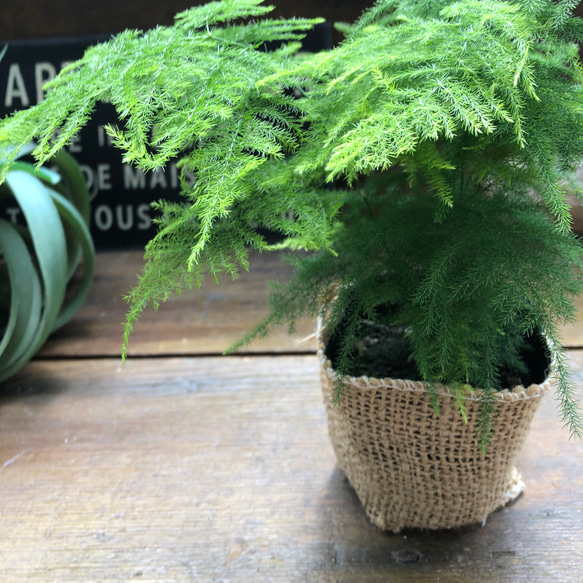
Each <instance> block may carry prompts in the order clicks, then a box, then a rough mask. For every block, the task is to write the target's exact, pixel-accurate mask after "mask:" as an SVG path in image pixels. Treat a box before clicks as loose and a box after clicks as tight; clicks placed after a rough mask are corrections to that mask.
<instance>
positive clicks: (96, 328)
mask: <svg viewBox="0 0 583 583" xmlns="http://www.w3.org/2000/svg"><path fill="white" fill-rule="evenodd" d="M142 255H143V254H142V251H116V252H101V253H98V254H97V257H96V267H95V281H94V284H93V287H92V290H91V293H90V295H89V298H88V300H87V302H86V303H85V305H84V306H83V307H82V308H81V310H80V311H79V312H78V314H77V315H76V316H75V317H74V319H73V320H72V321H71V322H70V323H69V324H67V325H66V326H65V327H64V328H62V329H61V330H59V331H58V332H56V333H55V334H53V336H52V337H51V338H50V339H49V341H48V342H47V344H46V345H45V346H44V348H43V349H42V350H41V351H40V353H39V356H42V357H53V358H54V357H71V356H73V357H78V356H118V355H119V354H120V351H121V339H122V333H123V325H122V322H123V321H124V319H125V314H126V310H127V304H126V303H125V302H124V301H123V300H122V296H123V295H124V294H127V293H128V291H129V290H130V289H131V288H132V286H133V285H134V284H135V283H136V281H137V279H136V277H137V274H138V273H139V272H140V270H141V269H142V267H143V259H142ZM290 276H291V269H290V267H289V266H288V265H286V264H284V263H283V262H282V261H281V259H280V258H279V256H278V255H277V254H272V253H265V254H258V253H252V254H251V269H250V272H249V273H242V274H241V276H240V278H239V279H238V280H236V281H232V280H229V279H224V280H223V281H221V283H220V285H219V286H217V285H215V284H214V282H211V281H208V280H207V281H206V282H205V283H204V284H203V286H202V288H201V289H200V290H192V291H190V292H186V293H184V294H183V295H182V296H174V297H172V298H171V299H170V300H169V301H168V302H167V303H166V304H164V305H162V306H161V307H160V310H159V311H158V312H153V311H151V310H150V311H147V312H145V313H144V315H143V316H142V319H141V320H140V322H139V323H138V324H137V325H136V327H135V330H134V332H133V334H132V338H131V343H130V350H129V353H130V355H133V356H147V355H174V354H176V355H178V354H179V355H199V354H221V353H222V352H223V351H224V350H225V349H226V348H228V347H229V346H230V345H231V344H233V343H234V342H235V341H237V340H238V339H239V338H240V337H241V336H242V335H243V334H244V333H245V332H247V331H248V330H250V329H251V328H252V327H253V326H254V325H255V324H256V323H257V322H259V321H260V320H261V318H262V317H263V316H264V315H265V314H266V310H267V300H268V296H269V287H268V282H269V281H289V278H290ZM576 307H577V311H578V313H579V314H580V315H581V314H583V298H578V299H577V300H576ZM579 322H583V320H582V318H581V316H579ZM314 327H315V324H314V322H313V321H311V320H304V321H302V322H300V323H298V327H297V332H296V333H295V334H293V335H291V336H290V335H289V334H288V333H287V330H285V329H278V330H274V331H273V333H272V334H271V335H270V336H269V337H268V338H265V339H262V340H258V341H257V342H255V343H254V344H253V345H251V346H249V347H248V348H247V349H246V352H247V351H248V352H251V353H258V352H274V353H278V352H298V353H305V352H314V351H315V343H314V341H313V340H309V341H305V342H300V340H303V339H305V338H306V337H308V336H309V335H310V334H311V333H312V332H313V330H314ZM562 335H563V339H564V342H565V344H566V345H567V346H569V347H572V348H575V347H577V348H578V347H583V324H579V323H578V324H577V325H575V326H573V325H567V326H564V327H563V329H562Z"/></svg>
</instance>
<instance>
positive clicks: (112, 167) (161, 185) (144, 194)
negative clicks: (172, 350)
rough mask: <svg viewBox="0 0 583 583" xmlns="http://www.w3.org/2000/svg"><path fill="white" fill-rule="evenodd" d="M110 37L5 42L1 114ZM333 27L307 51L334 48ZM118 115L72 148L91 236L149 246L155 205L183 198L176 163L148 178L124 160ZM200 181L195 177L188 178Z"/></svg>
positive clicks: (6, 211) (27, 102) (6, 210)
mask: <svg viewBox="0 0 583 583" xmlns="http://www.w3.org/2000/svg"><path fill="white" fill-rule="evenodd" d="M109 38H110V37H106V36H100V37H79V38H60V39H44V40H26V41H10V42H8V43H3V42H1V41H0V49H2V47H3V46H4V45H5V44H8V48H7V50H6V53H5V55H4V58H3V59H2V60H1V61H0V116H2V117H4V116H5V115H6V114H8V113H10V112H12V111H15V110H18V109H24V108H26V107H29V106H31V105H34V104H35V103H38V102H39V101H40V100H41V99H42V96H43V92H42V87H43V85H44V84H45V83H46V82H47V81H49V80H50V79H52V78H53V77H54V76H55V75H56V74H57V73H58V71H60V70H61V69H62V68H63V67H64V66H65V65H67V64H68V63H70V62H72V61H75V60H77V59H79V58H80V57H81V56H82V55H83V52H84V51H85V49H86V48H87V47H89V46H90V45H93V44H96V43H98V42H102V41H105V40H108V39H109ZM331 45H332V30H331V27H330V26H329V25H327V24H326V25H322V26H319V27H317V29H316V30H314V31H313V32H312V33H311V34H310V35H309V36H308V37H307V38H306V40H305V43H304V47H305V49H306V50H311V51H317V50H322V49H326V48H330V47H331ZM116 123H117V117H116V114H115V111H114V110H113V108H112V107H111V106H110V105H108V104H98V106H97V108H96V110H95V112H94V114H93V116H92V118H91V120H90V121H89V123H88V124H87V125H86V127H84V128H83V129H82V130H81V131H80V132H79V135H78V136H77V138H76V139H75V140H74V141H72V143H71V144H70V145H69V146H68V147H67V149H68V151H69V153H70V154H72V155H73V156H74V157H75V159H76V160H77V162H78V163H79V164H80V166H81V169H82V170H83V173H84V174H85V177H86V180H87V184H88V187H89V191H90V193H91V199H92V216H91V233H92V235H93V239H94V242H95V246H96V247H97V248H123V247H126V248H127V247H134V246H140V247H141V246H143V245H144V244H145V243H146V242H147V241H148V240H149V239H151V238H152V236H153V235H154V233H155V226H154V225H153V224H152V216H153V214H152V213H153V211H152V209H151V208H150V204H151V202H153V201H156V200H159V199H162V198H163V199H166V200H179V193H180V180H179V172H178V170H177V167H176V162H175V161H174V162H171V163H169V164H168V165H167V167H166V168H165V169H164V170H159V171H156V172H150V173H147V174H144V172H142V171H141V170H139V169H137V168H134V167H133V166H130V165H127V164H124V163H123V162H122V154H121V152H119V150H117V149H115V148H113V147H112V145H111V142H110V140H109V136H108V135H107V134H106V132H105V129H104V126H106V125H107V124H113V125H115V124H116ZM188 179H190V180H194V177H187V181H188ZM18 212H19V209H18V208H15V207H11V206H10V205H8V206H5V207H3V208H0V215H3V216H4V217H5V218H7V219H9V220H13V221H16V220H18V216H17V215H18Z"/></svg>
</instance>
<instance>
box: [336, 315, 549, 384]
mask: <svg viewBox="0 0 583 583" xmlns="http://www.w3.org/2000/svg"><path fill="white" fill-rule="evenodd" d="M358 336H359V338H360V340H359V342H358V345H357V347H356V349H355V351H354V353H353V362H352V368H351V370H350V373H349V374H350V375H351V376H355V377H359V376H368V377H372V378H393V379H410V380H421V378H420V376H419V373H418V372H417V367H416V364H415V361H414V360H413V356H412V354H411V345H410V342H409V340H408V338H407V336H406V334H405V329H404V328H401V327H394V326H387V325H384V324H374V323H372V322H366V321H363V322H362V323H361V324H360V330H359V333H358ZM338 350H339V342H338V338H337V337H334V336H333V337H332V338H330V341H329V342H328V345H327V346H326V356H328V358H329V359H330V360H331V362H332V364H333V365H334V366H335V365H336V362H337V358H338V357H337V354H338ZM521 356H522V359H523V361H524V362H525V364H526V365H527V367H528V372H527V373H526V374H521V373H520V372H519V371H517V370H512V369H509V368H503V369H501V370H500V371H499V378H500V386H501V388H502V389H505V388H508V389H511V388H512V387H515V386H517V385H522V386H525V387H528V386H530V385H531V384H533V383H536V384H540V383H542V382H543V381H544V380H545V379H546V378H547V376H548V370H549V366H550V362H549V360H548V357H547V356H546V346H545V343H544V340H543V339H542V338H541V336H540V335H538V334H537V335H533V336H531V337H529V338H527V339H526V347H525V349H524V350H523V351H522V353H521Z"/></svg>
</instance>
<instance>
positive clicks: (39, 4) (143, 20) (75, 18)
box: [0, 0, 374, 40]
mask: <svg viewBox="0 0 583 583" xmlns="http://www.w3.org/2000/svg"><path fill="white" fill-rule="evenodd" d="M373 3H374V1H373V0H357V1H355V0H312V1H307V0H273V1H271V2H266V4H268V5H272V6H275V10H274V12H273V13H272V14H273V15H274V16H280V17H286V18H291V17H294V16H298V17H299V16H302V17H306V18H311V17H315V16H322V17H324V18H326V19H328V20H330V21H332V22H334V21H347V22H352V21H353V20H355V19H356V18H357V17H358V16H359V15H360V13H361V12H362V10H363V9H364V8H367V7H369V6H372V5H373ZM200 4H205V2H204V1H202V0H166V1H165V2H157V1H155V0H140V2H138V1H137V0H121V1H120V0H101V2H80V1H79V0H20V1H19V2H9V1H6V2H3V3H2V8H1V10H0V15H1V18H0V39H1V40H15V39H29V38H49V37H60V36H83V35H95V34H115V33H118V32H121V31H122V30H124V29H126V28H131V29H136V28H137V29H140V30H147V29H150V28H154V27H155V26H157V25H163V26H165V25H170V24H172V22H173V20H174V15H175V14H176V13H178V12H181V11H182V10H186V9H187V8H190V7H191V6H198V5H200Z"/></svg>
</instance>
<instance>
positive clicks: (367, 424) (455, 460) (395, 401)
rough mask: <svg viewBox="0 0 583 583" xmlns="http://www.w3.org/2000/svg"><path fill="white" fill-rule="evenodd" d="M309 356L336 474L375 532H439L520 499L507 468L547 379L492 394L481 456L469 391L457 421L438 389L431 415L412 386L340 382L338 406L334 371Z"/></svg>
mask: <svg viewBox="0 0 583 583" xmlns="http://www.w3.org/2000/svg"><path fill="white" fill-rule="evenodd" d="M325 342H326V337H325V331H324V328H323V326H322V322H321V321H320V322H319V324H318V355H319V359H320V365H321V366H320V371H321V380H322V390H323V394H324V401H325V405H326V413H327V417H328V432H329V435H330V439H331V441H332V445H333V447H334V451H335V453H336V456H337V458H338V463H339V466H340V468H341V469H342V470H343V471H344V473H345V474H346V476H347V478H348V480H349V482H350V484H351V485H352V487H353V488H354V490H355V491H356V494H357V495H358V497H359V499H360V501H361V503H362V505H363V507H364V509H365V511H366V514H367V515H368V517H369V519H370V520H371V521H372V522H373V523H374V524H376V525H377V526H378V527H380V528H382V529H384V530H391V531H393V532H399V531H400V530H401V529H403V528H424V529H446V528H456V527H460V526H463V525H468V524H474V523H480V522H482V523H483V522H484V521H485V520H486V517H487V516H488V515H489V514H490V513H491V512H493V511H494V510H496V509H497V508H499V507H501V506H503V505H505V504H506V503H508V502H509V501H510V500H512V499H513V498H515V497H516V496H517V495H519V494H520V492H521V490H522V487H523V484H522V482H521V480H520V477H519V475H518V473H517V471H516V469H515V467H514V462H515V459H516V457H517V454H518V453H519V451H520V449H521V448H522V446H523V444H524V441H525V439H526V436H527V434H528V431H529V428H530V424H531V421H532V418H533V416H534V414H535V412H536V409H537V407H538V405H539V403H540V399H541V398H542V396H543V395H544V394H545V393H546V392H547V391H548V390H549V383H548V381H547V382H545V383H543V384H542V385H531V386H530V387H528V388H524V387H516V388H514V389H513V390H512V391H508V390H504V391H501V392H500V393H498V394H497V417H496V420H495V423H494V426H493V431H492V441H491V445H490V447H489V448H488V451H487V453H486V454H485V455H484V454H482V453H481V451H480V449H479V446H478V444H477V441H476V439H475V433H476V418H477V413H478V400H479V393H478V392H477V391H476V392H474V393H471V394H469V395H468V397H467V398H466V400H465V401H466V402H465V405H466V411H467V418H468V422H467V423H465V422H464V420H463V418H462V416H461V414H460V412H459V410H458V409H457V408H456V406H455V404H454V399H453V397H452V395H451V393H450V391H449V390H448V388H447V387H445V386H442V385H438V386H437V387H436V389H437V391H438V393H439V412H440V414H439V417H437V416H436V415H435V413H434V410H433V407H432V406H431V403H430V399H429V397H428V394H427V385H426V384H425V383H422V382H418V381H409V380H393V379H373V378H368V377H358V378H354V377H350V378H346V379H344V384H345V386H346V390H345V391H344V395H343V396H342V398H341V400H340V403H339V404H333V403H332V402H331V400H330V397H331V391H332V388H333V386H334V383H335V382H336V379H337V375H336V373H335V372H334V370H333V368H332V364H331V362H330V360H328V358H327V357H326V355H325V352H324V350H325Z"/></svg>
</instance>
